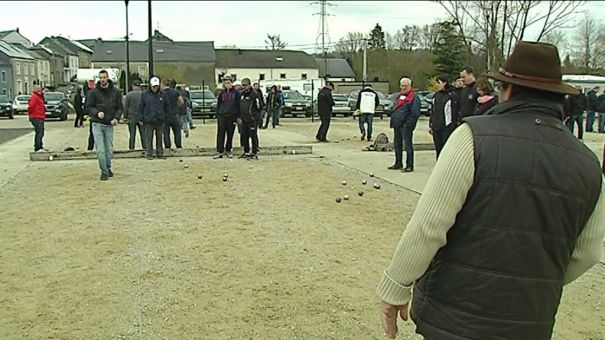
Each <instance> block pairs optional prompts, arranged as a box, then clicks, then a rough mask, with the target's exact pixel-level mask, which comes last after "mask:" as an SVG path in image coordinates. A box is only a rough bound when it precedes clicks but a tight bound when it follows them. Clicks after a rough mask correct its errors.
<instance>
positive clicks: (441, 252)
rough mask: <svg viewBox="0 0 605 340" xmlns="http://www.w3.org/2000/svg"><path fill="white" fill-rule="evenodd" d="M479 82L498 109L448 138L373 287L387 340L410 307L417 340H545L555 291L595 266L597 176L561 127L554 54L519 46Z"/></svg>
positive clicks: (551, 49)
mask: <svg viewBox="0 0 605 340" xmlns="http://www.w3.org/2000/svg"><path fill="white" fill-rule="evenodd" d="M487 76H488V77H490V78H492V79H494V80H495V81H496V87H497V89H498V91H499V98H500V102H501V103H500V104H498V105H497V106H495V107H494V108H493V111H492V112H493V114H492V115H489V116H478V117H469V118H465V119H464V120H463V121H462V124H461V126H460V127H459V128H458V129H456V130H455V131H454V133H453V134H452V136H451V137H450V138H449V139H448V142H447V144H446V145H445V147H444V148H443V151H442V152H441V155H440V156H439V160H438V161H437V164H436V165H435V168H434V169H433V172H432V174H431V177H430V178H429V180H428V183H427V185H426V187H425V189H424V192H423V194H422V196H421V197H420V200H419V201H418V205H417V208H416V211H415V213H414V215H413V216H412V218H411V220H410V222H409V223H408V225H407V227H406V229H405V231H404V232H403V235H402V236H401V240H400V242H399V245H398V247H397V250H396V252H395V255H394V257H393V260H392V262H391V264H390V266H389V267H388V268H387V269H386V270H385V272H384V275H383V278H382V281H381V282H380V285H379V287H378V295H379V297H380V298H381V300H382V306H381V319H382V324H383V327H384V330H385V332H386V333H387V335H388V336H389V337H391V338H395V337H396V334H397V315H398V314H399V315H400V316H401V318H402V319H404V320H407V318H408V304H409V303H410V300H412V302H411V318H412V320H414V322H415V324H416V332H417V333H419V334H421V335H423V336H424V337H425V338H426V339H457V340H459V339H532V340H546V339H550V338H551V335H552V329H553V325H554V322H555V314H556V312H557V308H558V305H559V301H560V299H561V293H562V288H563V286H564V285H565V284H567V283H569V282H572V281H573V280H575V279H576V278H578V277H579V276H580V275H582V274H583V273H584V272H585V271H586V270H588V269H589V268H590V267H592V266H593V265H594V264H595V263H597V262H598V261H599V258H600V253H601V247H602V242H603V236H604V234H605V198H603V197H604V196H605V195H603V185H602V182H603V177H602V174H601V167H600V164H599V161H598V159H597V157H596V156H595V155H594V153H593V152H592V151H590V150H589V149H588V148H587V147H586V146H584V145H583V144H582V143H581V142H580V141H578V140H577V139H576V138H575V137H574V136H573V135H572V134H571V132H570V131H569V129H567V128H566V127H565V126H564V124H563V122H562V119H563V114H564V113H563V98H564V95H565V94H575V93H577V90H575V89H574V88H572V87H569V86H567V85H563V84H561V64H560V60H559V54H558V51H557V48H556V47H555V46H553V45H550V44H543V43H531V42H520V43H519V44H518V45H517V46H516V47H515V50H514V51H513V54H512V55H511V56H510V58H509V59H508V60H507V62H506V64H505V65H504V66H503V67H501V68H500V69H499V70H498V72H493V73H489V74H488V75H487ZM570 174H573V176H570ZM435 207H439V208H438V209H435ZM412 290H413V292H414V294H413V296H411V291H412Z"/></svg>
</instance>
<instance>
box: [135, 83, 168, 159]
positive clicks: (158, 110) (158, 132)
mask: <svg viewBox="0 0 605 340" xmlns="http://www.w3.org/2000/svg"><path fill="white" fill-rule="evenodd" d="M149 87H150V88H149V89H148V90H147V91H145V92H143V94H142V95H141V104H140V105H139V114H138V116H137V121H138V122H139V125H140V126H142V127H143V128H144V129H145V137H146V140H145V146H146V148H147V159H149V160H151V159H153V135H154V134H155V144H156V153H157V157H158V158H159V159H164V138H163V137H164V121H165V119H166V112H167V111H168V109H169V108H168V101H167V100H166V99H165V98H164V95H163V94H162V92H160V79H159V78H158V77H153V78H151V79H150V80H149Z"/></svg>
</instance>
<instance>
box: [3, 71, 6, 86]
mask: <svg viewBox="0 0 605 340" xmlns="http://www.w3.org/2000/svg"><path fill="white" fill-rule="evenodd" d="M2 82H3V83H6V71H2Z"/></svg>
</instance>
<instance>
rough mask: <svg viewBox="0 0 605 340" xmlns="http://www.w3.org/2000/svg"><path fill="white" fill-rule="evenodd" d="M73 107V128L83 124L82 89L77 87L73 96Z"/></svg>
mask: <svg viewBox="0 0 605 340" xmlns="http://www.w3.org/2000/svg"><path fill="white" fill-rule="evenodd" d="M74 109H75V110H76V121H75V122H74V127H75V128H81V127H82V126H84V100H83V99H82V89H81V88H79V87H78V89H77V90H76V95H75V96H74Z"/></svg>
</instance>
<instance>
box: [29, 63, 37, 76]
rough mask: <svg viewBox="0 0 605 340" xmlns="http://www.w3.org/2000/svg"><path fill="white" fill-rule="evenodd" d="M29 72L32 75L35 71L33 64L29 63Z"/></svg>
mask: <svg viewBox="0 0 605 340" xmlns="http://www.w3.org/2000/svg"><path fill="white" fill-rule="evenodd" d="M29 70H30V74H31V75H32V76H33V75H34V74H35V73H36V72H34V64H29Z"/></svg>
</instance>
